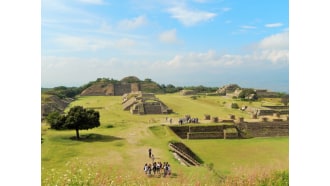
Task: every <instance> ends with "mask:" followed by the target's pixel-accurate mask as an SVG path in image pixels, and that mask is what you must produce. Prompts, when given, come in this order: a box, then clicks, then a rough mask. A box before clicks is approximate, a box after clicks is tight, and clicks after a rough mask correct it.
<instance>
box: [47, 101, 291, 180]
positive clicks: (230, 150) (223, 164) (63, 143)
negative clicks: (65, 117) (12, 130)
mask: <svg viewBox="0 0 330 186" xmlns="http://www.w3.org/2000/svg"><path fill="white" fill-rule="evenodd" d="M157 97H158V98H159V99H160V100H162V101H163V102H164V103H166V105H167V106H169V107H170V108H171V109H173V111H174V112H175V113H172V114H169V115H132V114H131V113H130V112H129V111H124V110H122V105H121V97H120V96H86V97H77V99H76V100H75V101H73V102H71V103H70V105H69V107H68V108H67V109H66V113H69V111H70V110H71V108H74V107H76V106H82V107H83V108H86V109H90V108H97V109H96V110H97V112H98V113H99V115H100V117H99V121H100V126H99V127H96V128H92V129H90V130H82V131H80V136H81V137H82V138H84V139H85V140H72V136H73V135H72V132H71V131H68V130H49V129H50V128H51V126H50V125H48V124H47V123H43V124H42V129H41V134H42V136H41V137H42V144H41V165H42V166H41V171H42V174H41V181H42V185H288V176H289V174H288V168H289V165H288V161H289V157H288V153H289V152H288V151H289V143H288V140H289V138H288V137H273V138H252V139H246V140H211V139H210V140H183V139H180V138H178V137H177V136H176V135H175V134H174V133H173V132H172V131H171V130H170V129H169V128H168V127H167V125H170V124H169V123H168V122H166V120H165V117H168V118H172V119H173V124H172V125H176V124H177V121H178V119H179V118H181V117H183V116H184V115H186V114H189V115H191V116H192V117H198V118H200V120H202V118H203V116H204V114H210V115H211V116H219V117H222V118H226V117H228V115H229V114H234V115H235V116H237V117H244V118H246V119H245V120H248V119H249V118H250V115H249V114H248V113H246V112H243V111H240V110H238V109H231V108H228V107H227V106H225V105H226V103H231V102H232V99H229V98H225V97H215V96H200V97H199V98H198V99H196V100H192V99H191V98H190V97H186V96H180V95H179V94H161V95H158V96H157ZM235 102H236V103H237V104H238V105H239V106H240V107H241V106H242V105H246V104H247V103H246V102H244V101H241V100H235ZM261 104H262V103H261V102H259V101H255V102H251V103H248V105H249V106H254V107H258V106H261ZM263 104H267V105H278V104H281V102H280V99H275V98H273V99H268V100H267V99H264V100H263ZM55 115H56V114H55ZM54 118H56V117H54ZM198 125H204V124H202V123H201V124H198ZM170 141H176V142H182V143H184V144H185V145H186V146H188V147H189V148H190V149H191V150H192V151H193V152H194V153H195V154H196V155H197V156H198V157H199V158H200V159H201V160H203V162H204V163H203V165H202V166H200V167H186V166H183V165H181V164H180V162H179V161H178V160H177V159H175V158H174V156H173V154H172V152H170V151H169V148H168V142H170ZM149 148H152V151H153V153H154V154H155V157H156V161H162V162H163V161H167V162H169V163H170V165H171V167H172V173H173V174H172V175H171V176H170V177H166V178H164V177H160V178H158V177H153V176H152V177H147V176H146V175H145V174H144V172H143V171H142V167H143V165H144V164H145V163H146V162H148V163H149V162H150V161H151V160H150V159H149V157H148V152H147V150H148V149H149Z"/></svg>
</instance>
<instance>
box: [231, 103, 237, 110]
mask: <svg viewBox="0 0 330 186" xmlns="http://www.w3.org/2000/svg"><path fill="white" fill-rule="evenodd" d="M231 108H232V109H238V108H239V107H238V104H237V103H232V104H231Z"/></svg>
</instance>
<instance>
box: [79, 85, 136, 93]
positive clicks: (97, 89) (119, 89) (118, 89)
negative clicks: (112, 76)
mask: <svg viewBox="0 0 330 186" xmlns="http://www.w3.org/2000/svg"><path fill="white" fill-rule="evenodd" d="M138 91H140V84H139V83H121V84H107V83H98V84H95V85H92V86H91V87H88V88H87V89H85V90H84V91H83V92H82V93H81V96H122V95H124V94H125V93H130V92H138Z"/></svg>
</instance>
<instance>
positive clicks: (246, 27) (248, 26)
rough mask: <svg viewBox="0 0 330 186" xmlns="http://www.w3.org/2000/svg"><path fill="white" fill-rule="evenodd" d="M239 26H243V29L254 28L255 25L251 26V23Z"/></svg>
mask: <svg viewBox="0 0 330 186" xmlns="http://www.w3.org/2000/svg"><path fill="white" fill-rule="evenodd" d="M241 28H243V29H256V28H257V27H255V26H251V25H243V26H241Z"/></svg>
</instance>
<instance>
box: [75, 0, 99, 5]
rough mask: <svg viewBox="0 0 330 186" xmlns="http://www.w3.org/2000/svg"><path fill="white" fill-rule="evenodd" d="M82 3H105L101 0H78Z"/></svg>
mask: <svg viewBox="0 0 330 186" xmlns="http://www.w3.org/2000/svg"><path fill="white" fill-rule="evenodd" d="M79 1H80V2H82V3H88V4H96V5H102V4H105V2H104V1H103V0H79Z"/></svg>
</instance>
